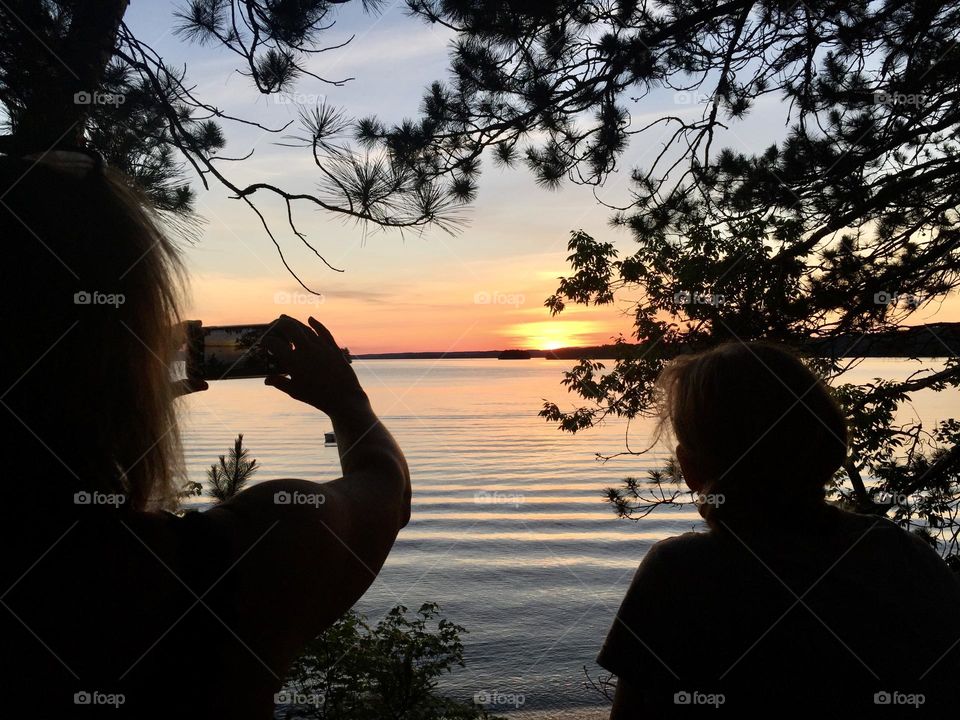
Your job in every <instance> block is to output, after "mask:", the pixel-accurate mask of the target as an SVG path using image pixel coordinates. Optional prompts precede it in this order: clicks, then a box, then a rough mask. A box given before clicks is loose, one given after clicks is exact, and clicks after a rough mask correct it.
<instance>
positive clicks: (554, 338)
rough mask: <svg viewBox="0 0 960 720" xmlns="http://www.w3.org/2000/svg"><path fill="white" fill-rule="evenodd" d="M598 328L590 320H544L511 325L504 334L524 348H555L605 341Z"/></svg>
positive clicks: (513, 342) (596, 324) (511, 341)
mask: <svg viewBox="0 0 960 720" xmlns="http://www.w3.org/2000/svg"><path fill="white" fill-rule="evenodd" d="M598 330H599V328H598V323H596V322H593V321H590V320H546V321H541V322H528V323H518V324H516V325H511V326H509V327H508V328H506V333H505V335H506V337H507V338H508V340H509V341H510V343H512V344H514V345H517V346H521V347H524V348H526V349H535V350H556V349H557V348H563V347H574V346H577V345H594V344H601V343H603V342H606V341H607V340H606V339H605V338H603V337H601V336H599V335H598V334H597V333H598Z"/></svg>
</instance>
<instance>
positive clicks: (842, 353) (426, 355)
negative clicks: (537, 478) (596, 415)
mask: <svg viewBox="0 0 960 720" xmlns="http://www.w3.org/2000/svg"><path fill="white" fill-rule="evenodd" d="M801 344H803V345H806V349H807V350H809V351H810V352H812V353H814V354H816V355H820V356H822V357H887V358H911V357H923V358H938V357H952V356H954V355H957V354H960V323H946V322H945V323H928V324H926V325H916V326H913V327H909V328H905V329H903V330H896V331H891V332H883V333H868V334H866V335H859V334H850V335H841V336H839V337H836V338H830V339H828V340H819V339H816V338H810V339H807V340H805V341H803V342H802V343H801ZM643 350H644V344H643V343H623V344H621V345H591V346H587V347H565V348H556V349H555V350H513V349H504V350H460V351H448V352H394V353H360V354H356V355H351V357H352V358H353V359H355V360H482V359H491V358H492V359H496V358H498V357H500V356H501V355H504V354H507V353H517V354H522V355H523V357H505V358H503V360H504V361H505V362H506V361H517V360H525V359H533V358H541V359H542V358H545V359H547V360H583V359H589V360H616V359H617V358H620V357H630V356H636V353H637V352H638V351H639V352H640V353H641V354H642V353H643Z"/></svg>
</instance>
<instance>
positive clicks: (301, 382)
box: [260, 315, 368, 417]
mask: <svg viewBox="0 0 960 720" xmlns="http://www.w3.org/2000/svg"><path fill="white" fill-rule="evenodd" d="M309 322H310V326H309V327H308V326H306V325H304V324H303V323H302V322H300V321H299V320H295V319H294V318H292V317H290V316H289V315H281V316H280V317H279V318H277V319H276V320H275V321H274V322H273V327H272V328H271V329H270V330H269V331H268V332H267V334H266V335H265V336H264V337H263V339H262V340H261V341H260V342H261V344H262V345H263V347H264V348H266V350H267V352H269V353H270V354H271V355H272V356H274V357H275V358H276V359H277V362H278V363H279V364H280V369H281V370H282V371H283V374H276V375H268V376H267V377H266V379H265V380H264V383H265V384H266V385H272V386H273V387H275V388H277V389H279V390H282V391H283V392H285V393H286V394H287V395H289V396H290V397H292V398H294V399H295V400H300V401H301V402H305V403H307V404H308V405H313V407H315V408H317V409H318V410H322V411H323V412H325V413H327V415H330V416H331V417H332V416H335V415H341V414H343V413H345V412H349V411H350V410H352V409H354V408H356V407H357V406H358V405H361V406H363V407H366V406H367V403H368V400H367V395H366V393H364V391H363V388H362V387H360V381H359V380H357V375H356V373H354V371H353V368H352V367H350V363H348V362H347V359H346V357H345V356H344V354H343V350H341V349H340V346H339V345H338V344H337V341H336V340H334V339H333V335H331V334H330V331H329V330H327V329H326V328H325V327H324V326H323V325H322V324H321V323H320V322H318V321H317V320H316V319H315V318H312V317H311V318H310V319H309Z"/></svg>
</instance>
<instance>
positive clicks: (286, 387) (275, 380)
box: [263, 375, 292, 395]
mask: <svg viewBox="0 0 960 720" xmlns="http://www.w3.org/2000/svg"><path fill="white" fill-rule="evenodd" d="M291 382H292V381H291V380H290V378H288V377H287V376H286V375H267V376H266V377H265V378H264V379H263V384H264V385H270V386H271V387H275V388H277V390H282V391H283V392H285V393H287V395H289V394H290V389H291Z"/></svg>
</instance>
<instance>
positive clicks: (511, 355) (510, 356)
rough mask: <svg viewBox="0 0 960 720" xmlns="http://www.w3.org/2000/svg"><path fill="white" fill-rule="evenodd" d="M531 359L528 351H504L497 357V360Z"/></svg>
mask: <svg viewBox="0 0 960 720" xmlns="http://www.w3.org/2000/svg"><path fill="white" fill-rule="evenodd" d="M531 357H533V356H532V355H531V354H530V351H529V350H504V351H502V352H501V353H500V354H499V355H497V360H529V359H530V358H531Z"/></svg>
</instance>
